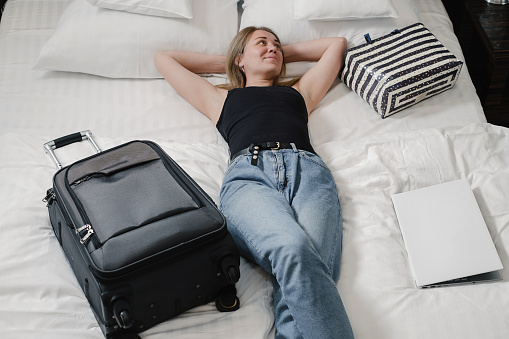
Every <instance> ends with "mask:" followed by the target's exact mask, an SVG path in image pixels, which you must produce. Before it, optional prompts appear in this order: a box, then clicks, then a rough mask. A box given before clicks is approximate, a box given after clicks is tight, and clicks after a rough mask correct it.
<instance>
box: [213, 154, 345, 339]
mask: <svg viewBox="0 0 509 339" xmlns="http://www.w3.org/2000/svg"><path fill="white" fill-rule="evenodd" d="M220 200H221V201H220V207H221V211H222V212H223V213H224V215H225V216H226V219H227V224H228V229H229V231H230V232H231V234H232V236H233V238H234V240H235V243H236V244H237V246H238V248H239V250H240V252H241V254H242V255H243V256H244V257H246V258H248V259H250V260H252V261H254V262H255V263H257V264H258V265H260V266H261V267H262V268H263V269H264V270H265V271H267V272H269V273H270V274H272V276H273V283H274V313H275V319H276V321H275V325H276V338H288V339H297V338H313V339H317V338H319V339H327V338H353V332H352V328H351V326H350V322H349V320H348V316H347V314H346V311H345V309H344V307H343V302H342V301H341V298H340V296H339V293H338V290H337V287H336V282H337V280H338V278H339V266H340V259H341V237H342V217H341V208H340V205H339V200H338V194H337V189H336V184H335V182H334V179H333V177H332V174H331V172H330V171H329V169H328V168H327V166H326V165H325V164H324V163H323V161H322V160H321V159H320V157H318V156H317V155H314V154H312V153H310V152H306V151H299V150H297V149H296V148H294V149H293V150H292V149H284V150H277V151H273V150H267V151H262V152H261V153H260V156H259V160H258V164H257V165H256V166H253V165H251V154H244V155H241V156H239V157H237V158H235V159H234V160H233V161H232V162H231V163H230V165H229V166H228V169H227V171H226V174H225V178H224V181H223V185H222V188H221V194H220Z"/></svg>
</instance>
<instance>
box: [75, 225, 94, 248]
mask: <svg viewBox="0 0 509 339" xmlns="http://www.w3.org/2000/svg"><path fill="white" fill-rule="evenodd" d="M83 231H87V233H85V235H84V236H81V232H83ZM76 234H79V235H80V237H81V239H80V243H82V244H83V245H85V244H86V242H87V241H88V239H89V238H90V237H91V236H92V234H94V230H93V229H92V226H90V224H86V225H83V226H81V227H80V228H78V229H76Z"/></svg>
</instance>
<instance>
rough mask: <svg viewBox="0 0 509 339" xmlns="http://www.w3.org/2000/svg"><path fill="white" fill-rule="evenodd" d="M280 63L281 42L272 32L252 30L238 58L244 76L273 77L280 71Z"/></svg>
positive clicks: (281, 58)
mask: <svg viewBox="0 0 509 339" xmlns="http://www.w3.org/2000/svg"><path fill="white" fill-rule="evenodd" d="M282 65H283V53H282V46H281V43H280V42H279V41H278V40H277V39H276V37H275V36H274V35H273V34H272V33H269V32H267V31H264V30H257V31H254V32H253V33H252V34H251V36H250V37H249V39H248V41H247V44H246V47H245V48H244V53H243V54H242V55H241V56H240V60H239V66H240V67H241V68H243V70H244V73H245V74H246V77H250V76H263V77H264V78H269V79H270V78H272V79H274V78H276V77H277V76H278V75H279V73H281V67H282Z"/></svg>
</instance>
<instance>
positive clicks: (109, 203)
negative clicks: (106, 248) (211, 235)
mask: <svg viewBox="0 0 509 339" xmlns="http://www.w3.org/2000/svg"><path fill="white" fill-rule="evenodd" d="M71 188H72V190H73V191H74V193H75V194H76V197H77V198H78V200H79V201H80V203H81V204H82V206H83V209H84V211H85V213H86V215H87V217H88V219H89V220H90V224H91V225H92V227H93V230H94V233H95V235H96V237H97V240H98V241H99V243H100V244H101V245H102V244H104V242H106V241H107V240H109V239H110V238H112V237H115V236H118V235H120V234H122V233H125V232H129V231H131V230H133V229H136V228H138V227H142V226H144V225H147V224H150V223H153V222H156V221H157V220H160V219H164V218H168V217H170V216H172V215H176V214H180V213H184V212H187V211H190V210H194V209H198V208H200V206H199V205H198V204H197V203H196V202H195V201H194V199H193V198H192V197H191V196H190V195H189V194H188V193H187V192H186V190H184V189H183V188H182V187H181V185H180V184H179V183H178V182H177V181H176V180H175V178H174V177H173V176H172V175H171V174H170V173H168V170H167V169H166V167H165V166H164V164H163V162H162V160H161V159H157V160H152V161H150V162H148V163H143V164H142V165H139V166H135V167H130V168H127V169H126V170H123V171H119V172H114V173H113V174H109V175H107V174H103V173H100V174H94V175H89V176H87V177H84V178H83V181H81V182H80V181H79V180H78V181H77V182H76V183H75V184H74V185H72V186H71Z"/></svg>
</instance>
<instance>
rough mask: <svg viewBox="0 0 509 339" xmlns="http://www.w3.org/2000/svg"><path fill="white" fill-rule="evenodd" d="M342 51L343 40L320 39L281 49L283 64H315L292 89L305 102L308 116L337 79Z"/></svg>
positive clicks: (344, 44) (341, 60)
mask: <svg viewBox="0 0 509 339" xmlns="http://www.w3.org/2000/svg"><path fill="white" fill-rule="evenodd" d="M345 50H346V39H345V38H342V37H339V38H323V39H317V40H311V41H306V42H300V43H296V44H292V45H286V46H284V47H283V52H284V54H285V62H295V61H317V63H316V65H314V66H313V67H312V68H311V69H309V70H308V71H307V72H306V73H305V74H304V75H303V76H302V78H301V79H300V80H299V82H297V83H296V84H295V85H294V87H295V88H296V89H297V90H298V91H299V92H300V93H301V94H302V96H303V97H304V100H305V101H306V107H307V109H308V112H309V113H311V112H312V111H313V110H314V109H315V107H316V106H317V105H318V104H319V103H320V101H322V99H323V98H324V97H325V94H327V91H328V90H329V88H330V87H331V86H332V84H333V83H334V80H335V79H336V78H337V76H338V73H339V70H340V68H341V65H342V63H343V57H344V53H345Z"/></svg>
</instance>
